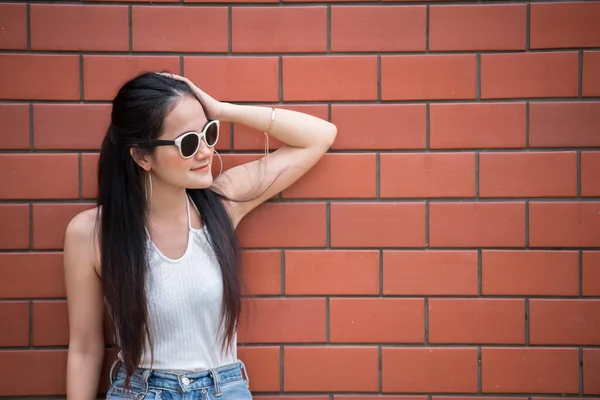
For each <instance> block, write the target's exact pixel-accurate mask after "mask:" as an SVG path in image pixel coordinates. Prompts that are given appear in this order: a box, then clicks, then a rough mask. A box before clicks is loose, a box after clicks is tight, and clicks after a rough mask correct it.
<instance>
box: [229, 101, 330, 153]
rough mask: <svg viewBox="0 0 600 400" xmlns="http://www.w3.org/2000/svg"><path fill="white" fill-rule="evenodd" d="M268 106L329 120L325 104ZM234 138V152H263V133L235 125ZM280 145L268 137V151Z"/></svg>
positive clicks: (277, 141) (280, 144)
mask: <svg viewBox="0 0 600 400" xmlns="http://www.w3.org/2000/svg"><path fill="white" fill-rule="evenodd" d="M268 106H270V107H275V108H283V109H286V110H292V111H298V112H301V113H306V114H309V115H313V116H315V117H317V118H321V119H324V120H328V119H329V118H328V114H329V112H328V106H327V105H326V104H292V105H290V104H269V105H268ZM221 126H222V125H221ZM234 137H235V139H234V148H235V150H260V151H262V152H264V150H265V135H264V132H260V131H257V130H255V129H252V128H250V127H248V126H245V125H241V124H235V127H234ZM219 142H220V140H219ZM282 145H283V143H282V142H281V141H279V140H277V139H276V138H274V137H272V136H269V149H272V150H274V149H278V148H280V147H281V146H282Z"/></svg>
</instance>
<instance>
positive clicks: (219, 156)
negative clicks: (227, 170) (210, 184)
mask: <svg viewBox="0 0 600 400" xmlns="http://www.w3.org/2000/svg"><path fill="white" fill-rule="evenodd" d="M213 151H214V152H215V154H216V155H217V157H218V158H219V164H220V165H221V168H220V169H219V175H217V178H218V177H220V176H221V173H222V172H223V160H222V159H221V155H220V154H219V152H218V151H217V150H213ZM217 178H215V179H217Z"/></svg>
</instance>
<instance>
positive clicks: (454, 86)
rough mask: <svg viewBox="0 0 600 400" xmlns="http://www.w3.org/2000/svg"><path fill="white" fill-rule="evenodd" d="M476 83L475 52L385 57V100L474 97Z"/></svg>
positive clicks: (383, 74) (382, 88)
mask: <svg viewBox="0 0 600 400" xmlns="http://www.w3.org/2000/svg"><path fill="white" fill-rule="evenodd" d="M476 83H477V79H476V56H475V55H474V54H468V55H464V54H461V55H454V54H452V55H449V54H442V55H439V54H436V55H409V56H382V57H381V98H382V99H383V100H449V99H474V98H475V94H476V92H475V89H476Z"/></svg>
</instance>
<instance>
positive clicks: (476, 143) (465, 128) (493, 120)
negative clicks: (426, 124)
mask: <svg viewBox="0 0 600 400" xmlns="http://www.w3.org/2000/svg"><path fill="white" fill-rule="evenodd" d="M429 113H430V114H429V117H430V132H429V135H430V136H429V138H430V146H431V148H432V149H443V148H450V149H471V148H523V147H525V137H526V131H525V129H526V126H527V125H526V120H525V103H464V104H431V105H430V106H429Z"/></svg>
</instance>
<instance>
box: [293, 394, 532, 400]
mask: <svg viewBox="0 0 600 400" xmlns="http://www.w3.org/2000/svg"><path fill="white" fill-rule="evenodd" d="M427 399H428V397H427V396H406V395H401V396H380V395H372V396H357V395H348V396H344V395H334V396H333V400H427ZM299 400H300V399H299ZM524 400H525V399H524Z"/></svg>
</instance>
